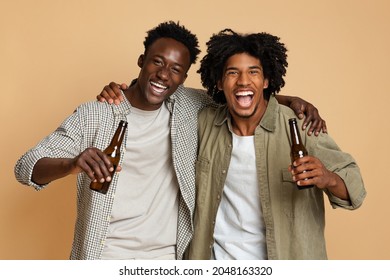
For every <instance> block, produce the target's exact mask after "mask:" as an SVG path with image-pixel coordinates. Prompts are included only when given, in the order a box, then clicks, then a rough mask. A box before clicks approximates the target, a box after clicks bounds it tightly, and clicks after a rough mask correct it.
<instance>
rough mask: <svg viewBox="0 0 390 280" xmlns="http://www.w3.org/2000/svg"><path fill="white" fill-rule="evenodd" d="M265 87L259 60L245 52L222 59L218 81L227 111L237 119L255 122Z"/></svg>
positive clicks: (262, 108) (263, 104) (262, 109)
mask: <svg viewBox="0 0 390 280" xmlns="http://www.w3.org/2000/svg"><path fill="white" fill-rule="evenodd" d="M267 87H268V80H267V79H265V78H264V74H263V70H262V66H261V63H260V60H259V59H257V58H255V57H253V56H250V55H249V54H247V53H240V54H235V55H233V56H231V57H229V59H228V60H227V61H226V63H225V67H224V72H223V75H222V80H221V81H219V83H218V88H219V90H223V92H224V94H225V98H226V102H227V106H228V108H229V111H230V114H231V115H232V117H233V119H234V120H235V121H236V122H237V121H238V120H240V121H246V120H249V121H251V122H256V124H257V123H259V122H260V119H261V117H262V116H263V114H264V112H265V109H266V106H267V101H266V100H265V99H264V96H263V90H264V89H265V88H267Z"/></svg>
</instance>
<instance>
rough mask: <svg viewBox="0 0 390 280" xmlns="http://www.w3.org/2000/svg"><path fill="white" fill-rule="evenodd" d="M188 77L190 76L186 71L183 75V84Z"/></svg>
mask: <svg viewBox="0 0 390 280" xmlns="http://www.w3.org/2000/svg"><path fill="white" fill-rule="evenodd" d="M187 77H188V74H187V73H185V74H184V77H183V81H182V82H181V83H182V84H184V82H185V81H186V80H187Z"/></svg>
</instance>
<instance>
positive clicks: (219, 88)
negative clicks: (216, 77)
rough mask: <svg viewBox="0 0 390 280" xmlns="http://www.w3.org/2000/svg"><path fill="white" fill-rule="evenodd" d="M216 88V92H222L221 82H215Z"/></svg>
mask: <svg viewBox="0 0 390 280" xmlns="http://www.w3.org/2000/svg"><path fill="white" fill-rule="evenodd" d="M217 87H218V90H221V91H222V82H221V81H218V82H217Z"/></svg>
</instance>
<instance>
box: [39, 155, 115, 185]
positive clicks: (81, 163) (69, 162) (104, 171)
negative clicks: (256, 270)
mask: <svg viewBox="0 0 390 280" xmlns="http://www.w3.org/2000/svg"><path fill="white" fill-rule="evenodd" d="M113 168H114V167H113V165H112V163H111V161H110V160H109V159H108V157H107V155H105V154H104V153H103V152H102V151H100V150H99V149H97V148H88V149H86V150H85V151H84V152H82V153H81V154H80V155H78V156H77V157H75V158H41V159H40V160H38V161H37V163H36V164H35V166H34V169H33V173H32V178H31V179H32V181H33V182H34V183H36V184H38V185H45V184H48V183H50V182H52V181H54V180H57V179H60V178H63V177H65V176H68V175H70V174H78V173H80V172H85V173H86V174H87V175H88V177H89V178H91V180H92V181H99V182H101V183H103V182H104V181H108V182H109V181H111V175H110V171H113V170H114V169H113ZM116 171H120V167H119V166H118V168H117V169H116Z"/></svg>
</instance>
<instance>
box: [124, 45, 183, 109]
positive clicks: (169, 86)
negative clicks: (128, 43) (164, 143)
mask: <svg viewBox="0 0 390 280" xmlns="http://www.w3.org/2000/svg"><path fill="white" fill-rule="evenodd" d="M138 66H139V67H140V68H141V71H140V73H139V76H138V81H137V83H136V86H135V87H134V88H133V89H132V92H131V95H130V97H129V100H130V102H131V104H132V106H134V107H137V108H139V109H142V110H148V111H149V110H156V109H158V108H160V106H161V104H162V103H163V102H164V100H165V99H167V98H168V97H169V96H170V95H172V94H173V93H174V92H175V91H176V89H177V88H178V86H179V85H181V84H183V83H184V81H185V79H186V77H187V71H188V69H189V68H190V53H189V50H188V49H187V47H185V46H184V45H183V44H182V43H180V42H178V41H176V40H174V39H171V38H160V39H158V40H156V41H155V42H154V43H153V44H152V45H150V47H149V48H148V49H147V51H146V54H144V55H141V56H140V57H139V59H138Z"/></svg>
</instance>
